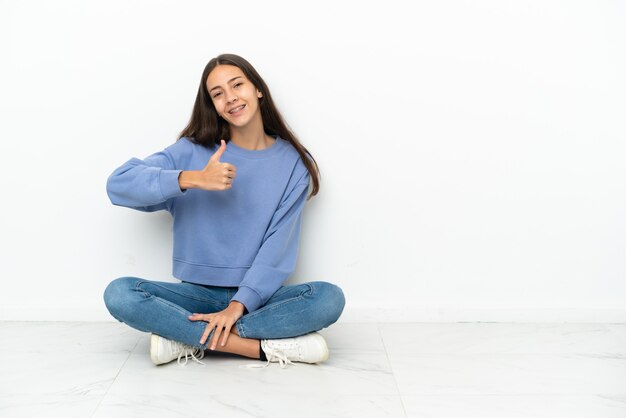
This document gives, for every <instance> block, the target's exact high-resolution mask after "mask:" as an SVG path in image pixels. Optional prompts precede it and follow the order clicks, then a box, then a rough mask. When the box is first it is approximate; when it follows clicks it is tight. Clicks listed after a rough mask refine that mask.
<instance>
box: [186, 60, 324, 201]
mask: <svg viewBox="0 0 626 418" xmlns="http://www.w3.org/2000/svg"><path fill="white" fill-rule="evenodd" d="M223 64H227V65H234V66H236V67H239V69H241V71H242V72H243V73H244V74H245V76H246V77H247V78H248V80H250V82H252V84H253V85H254V86H255V87H256V88H257V89H258V90H259V91H260V92H261V93H262V94H263V96H262V97H261V98H260V99H259V108H260V109H261V118H262V120H263V130H264V131H265V133H266V134H268V135H278V136H280V137H281V138H282V139H284V140H286V141H289V143H291V145H293V147H294V148H295V149H296V151H298V154H300V157H301V158H302V162H303V163H304V165H305V166H306V168H307V170H308V171H309V174H310V175H311V180H312V182H313V189H312V190H311V193H310V194H309V196H308V198H307V200H308V199H310V198H311V197H313V196H315V195H316V194H317V192H318V191H319V188H320V177H321V174H320V171H319V167H318V166H317V162H316V161H315V159H314V158H313V156H312V155H311V153H309V151H308V150H307V149H306V148H305V147H304V145H302V144H301V143H300V141H299V140H298V138H297V137H296V135H295V134H294V133H293V132H292V131H291V129H290V128H289V127H288V126H287V124H286V123H285V121H284V120H283V117H282V115H281V114H280V112H279V111H278V109H277V108H276V105H274V101H273V100H272V95H271V94H270V90H269V88H268V87H267V84H265V81H263V79H262V78H261V76H260V75H259V73H257V71H256V70H255V69H254V67H253V66H252V65H251V64H250V63H249V62H248V61H246V60H245V59H243V58H242V57H240V56H238V55H235V54H221V55H218V56H217V57H215V58H213V59H211V61H209V63H208V64H207V65H206V67H205V68H204V71H203V72H202V78H201V79H200V86H199V87H198V95H197V96H196V102H195V103H194V105H193V110H192V112H191V119H190V120H189V124H187V127H185V129H183V131H182V132H181V133H180V137H179V138H178V139H181V138H183V137H187V138H188V139H189V140H191V141H192V142H194V143H196V144H199V145H203V146H205V147H212V146H213V145H217V146H219V145H220V139H224V140H225V141H227V142H228V141H230V129H229V125H228V122H226V121H225V120H224V119H222V118H220V117H219V116H218V114H217V110H216V109H215V106H214V105H213V101H212V100H211V96H210V95H209V92H208V91H207V87H206V80H207V78H208V77H209V74H210V73H211V71H213V69H214V68H215V67H217V66H218V65H223Z"/></svg>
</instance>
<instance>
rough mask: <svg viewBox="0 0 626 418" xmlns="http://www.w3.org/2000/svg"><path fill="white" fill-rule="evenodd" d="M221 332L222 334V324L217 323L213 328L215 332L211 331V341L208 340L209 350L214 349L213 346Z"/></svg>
mask: <svg viewBox="0 0 626 418" xmlns="http://www.w3.org/2000/svg"><path fill="white" fill-rule="evenodd" d="M221 334H222V325H221V324H219V325H217V327H216V328H215V332H214V333H213V336H212V337H211V341H210V343H211V350H215V347H216V346H217V342H218V341H219V339H220V335H221Z"/></svg>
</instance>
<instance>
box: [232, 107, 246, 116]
mask: <svg viewBox="0 0 626 418" xmlns="http://www.w3.org/2000/svg"><path fill="white" fill-rule="evenodd" d="M244 107H246V105H241V106H239V107H236V108H234V109H232V110H230V111H228V113H230V114H231V115H232V114H235V113H238V112H240V111H242V110H243V108H244Z"/></svg>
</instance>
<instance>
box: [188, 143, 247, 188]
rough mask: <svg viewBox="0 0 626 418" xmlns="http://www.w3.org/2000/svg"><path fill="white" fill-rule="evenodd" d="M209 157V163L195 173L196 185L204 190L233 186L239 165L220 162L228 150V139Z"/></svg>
mask: <svg viewBox="0 0 626 418" xmlns="http://www.w3.org/2000/svg"><path fill="white" fill-rule="evenodd" d="M221 141H222V145H220V147H219V148H218V150H217V151H216V152H215V154H213V155H212V156H211V158H209V163H208V164H207V165H206V167H204V168H203V169H202V170H200V171H197V172H196V173H195V174H196V176H195V183H196V184H195V187H196V188H198V189H202V190H228V189H230V188H231V187H233V180H234V178H235V176H236V175H237V167H235V166H234V165H232V164H229V163H222V162H220V158H222V154H224V151H226V141H224V140H223V139H222V140H221Z"/></svg>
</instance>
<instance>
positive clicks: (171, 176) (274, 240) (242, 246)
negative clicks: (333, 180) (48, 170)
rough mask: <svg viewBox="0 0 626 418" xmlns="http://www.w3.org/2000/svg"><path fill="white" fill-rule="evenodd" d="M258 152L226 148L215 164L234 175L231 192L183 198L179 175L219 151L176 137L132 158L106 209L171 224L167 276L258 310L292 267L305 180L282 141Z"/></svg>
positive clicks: (196, 192)
mask: <svg viewBox="0 0 626 418" xmlns="http://www.w3.org/2000/svg"><path fill="white" fill-rule="evenodd" d="M275 138H276V141H275V142H274V143H273V144H272V145H271V146H270V147H268V148H265V149H262V150H249V149H245V148H241V147H238V146H237V145H235V144H234V143H233V142H228V143H227V144H226V151H225V152H224V154H223V155H222V158H221V159H220V161H221V162H228V163H231V164H233V165H234V166H235V167H236V168H237V175H236V177H235V178H234V180H233V185H232V188H230V189H228V190H219V191H207V190H202V189H187V190H185V191H182V190H181V189H180V187H179V184H178V176H179V174H180V172H181V171H183V170H185V171H187V170H202V169H203V168H204V167H205V166H206V165H207V163H208V162H209V158H211V156H212V155H213V154H214V153H215V152H216V151H217V149H218V147H217V146H213V147H211V148H207V147H204V146H202V145H197V144H194V143H193V142H191V141H190V140H189V139H188V138H186V137H183V138H181V139H179V140H178V141H176V142H175V143H174V144H172V145H170V146H168V147H167V148H165V149H164V150H163V151H160V152H156V153H154V154H152V155H150V156H149V157H147V158H145V159H144V160H140V159H138V158H131V159H130V160H128V161H127V162H126V163H124V164H123V165H122V166H120V167H118V168H117V169H115V171H113V173H112V174H111V175H110V176H109V178H108V180H107V194H108V196H109V199H111V203H113V204H114V205H117V206H126V207H129V208H132V209H136V210H140V211H144V212H154V211H157V210H167V211H168V212H169V213H170V214H171V215H172V217H173V219H174V249H173V268H172V272H173V275H174V277H176V278H178V279H180V280H182V281H186V282H192V283H198V284H205V285H212V286H225V287H238V291H237V292H236V293H235V296H234V297H233V300H236V301H239V302H241V303H243V304H244V306H245V307H246V309H247V310H248V312H252V311H254V310H256V309H258V308H259V307H261V306H263V305H264V304H265V303H266V302H267V301H268V299H269V298H270V297H271V296H272V295H273V294H274V292H276V291H277V290H278V289H279V288H280V287H281V285H282V284H283V283H284V282H285V280H287V279H288V278H289V275H290V274H291V273H292V272H293V270H294V268H295V264H296V258H297V254H298V241H299V237H300V226H301V219H302V210H303V207H304V204H305V202H306V198H307V194H308V191H309V180H310V175H309V172H308V170H307V169H306V167H305V165H304V163H303V161H302V159H301V158H300V155H299V154H298V152H297V151H296V149H295V148H294V147H293V146H292V145H291V144H290V143H289V142H288V141H286V140H284V139H282V138H280V137H275Z"/></svg>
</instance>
